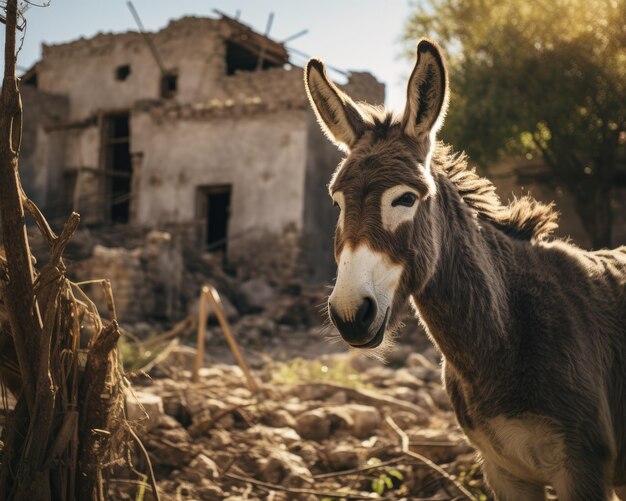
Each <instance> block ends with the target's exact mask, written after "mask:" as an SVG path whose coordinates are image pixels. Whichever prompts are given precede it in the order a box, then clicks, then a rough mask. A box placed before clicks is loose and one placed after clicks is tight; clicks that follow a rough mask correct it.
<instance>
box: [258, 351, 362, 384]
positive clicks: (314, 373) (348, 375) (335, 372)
mask: <svg viewBox="0 0 626 501" xmlns="http://www.w3.org/2000/svg"><path fill="white" fill-rule="evenodd" d="M269 370H270V373H271V376H270V377H271V382H272V383H273V384H278V385H287V386H290V385H295V384H298V383H302V382H307V381H309V382H311V381H315V382H322V383H336V384H340V385H343V386H347V387H350V388H359V387H363V386H364V383H363V381H362V379H361V375H360V374H359V373H358V372H357V371H355V370H354V369H353V368H352V367H351V366H350V363H349V361H348V360H345V359H342V360H333V361H329V362H323V361H320V360H318V359H315V360H306V359H304V358H299V357H298V358H294V359H292V360H289V361H288V362H287V363H277V364H272V366H271V367H270V369H269Z"/></svg>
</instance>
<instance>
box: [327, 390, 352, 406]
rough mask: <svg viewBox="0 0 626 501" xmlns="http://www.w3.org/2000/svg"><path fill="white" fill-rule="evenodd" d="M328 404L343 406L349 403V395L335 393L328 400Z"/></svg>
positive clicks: (340, 392)
mask: <svg viewBox="0 0 626 501" xmlns="http://www.w3.org/2000/svg"><path fill="white" fill-rule="evenodd" d="M326 402H327V403H329V404H333V405H343V404H347V403H348V395H347V393H346V392H345V391H338V392H335V393H333V394H332V395H331V396H330V397H329V398H328V399H327V400H326Z"/></svg>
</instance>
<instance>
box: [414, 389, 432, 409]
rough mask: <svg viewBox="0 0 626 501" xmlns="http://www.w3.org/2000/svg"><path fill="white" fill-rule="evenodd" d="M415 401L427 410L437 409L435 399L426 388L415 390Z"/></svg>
mask: <svg viewBox="0 0 626 501" xmlns="http://www.w3.org/2000/svg"><path fill="white" fill-rule="evenodd" d="M415 403H416V404H417V405H419V406H420V407H421V408H423V409H425V410H426V411H428V412H431V413H432V412H436V411H437V407H436V406H435V401H434V400H433V397H431V396H430V393H429V392H428V391H427V390H426V389H421V390H417V399H416V402H415Z"/></svg>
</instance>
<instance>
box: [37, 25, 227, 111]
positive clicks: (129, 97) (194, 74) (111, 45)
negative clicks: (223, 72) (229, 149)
mask: <svg viewBox="0 0 626 501" xmlns="http://www.w3.org/2000/svg"><path fill="white" fill-rule="evenodd" d="M219 29H220V28H219V21H218V20H214V19H197V18H184V19H181V20H179V21H172V22H171V23H170V24H169V25H168V26H167V27H166V28H164V29H163V30H161V31H160V32H158V33H154V34H150V35H149V36H150V37H151V38H152V39H153V41H154V44H155V46H156V47H157V50H158V53H159V56H160V58H161V60H162V63H163V66H164V67H165V69H166V70H168V71H169V70H172V71H175V72H176V73H177V74H178V83H177V87H178V89H177V91H176V94H175V96H174V98H175V100H177V101H180V102H193V101H196V100H198V98H199V97H200V91H201V89H202V87H203V86H204V85H207V82H214V81H215V80H216V79H217V74H216V71H219V68H218V67H217V66H216V65H215V62H216V61H217V58H218V57H219V54H220V52H223V49H222V45H223V44H222V40H221V38H220V36H219ZM123 65H129V66H130V74H129V75H128V76H127V77H126V79H124V80H117V79H116V75H115V72H116V69H117V68H118V67H120V66H123ZM38 85H39V88H40V89H42V90H45V91H47V92H54V93H57V94H64V95H67V96H68V97H69V99H70V117H69V118H70V119H71V120H78V119H82V118H84V117H87V116H89V115H90V114H92V113H93V112H94V110H123V109H129V108H131V107H132V105H133V103H134V102H135V101H137V100H140V99H160V98H161V70H160V68H159V66H158V64H157V62H156V61H155V59H154V57H153V55H152V53H151V52H150V50H149V48H148V45H147V44H146V42H145V40H144V39H143V37H142V35H141V34H139V33H135V32H128V33H123V34H112V33H107V34H100V35H97V36H95V37H93V38H90V39H80V40H76V41H74V42H69V43H66V44H59V45H52V46H49V45H45V44H44V46H43V57H42V60H41V63H40V64H39V68H38Z"/></svg>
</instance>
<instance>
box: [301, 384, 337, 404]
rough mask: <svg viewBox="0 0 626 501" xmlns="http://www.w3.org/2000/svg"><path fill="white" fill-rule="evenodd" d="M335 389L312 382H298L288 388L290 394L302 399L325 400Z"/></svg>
mask: <svg viewBox="0 0 626 501" xmlns="http://www.w3.org/2000/svg"><path fill="white" fill-rule="evenodd" d="M335 391H336V390H335V389H333V388H332V387H328V386H325V385H318V384H315V383H312V384H299V385H297V386H294V387H293V388H292V389H291V390H290V393H291V395H293V396H296V397H298V398H299V399H300V400H302V401H312V400H327V399H328V398H329V397H330V396H331V395H332V394H333V393H335Z"/></svg>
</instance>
